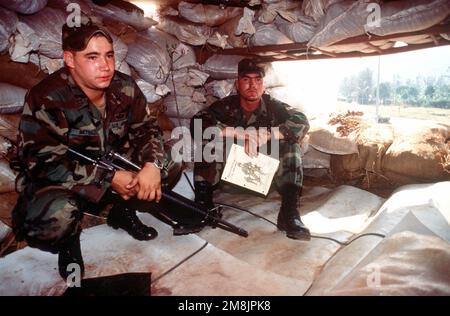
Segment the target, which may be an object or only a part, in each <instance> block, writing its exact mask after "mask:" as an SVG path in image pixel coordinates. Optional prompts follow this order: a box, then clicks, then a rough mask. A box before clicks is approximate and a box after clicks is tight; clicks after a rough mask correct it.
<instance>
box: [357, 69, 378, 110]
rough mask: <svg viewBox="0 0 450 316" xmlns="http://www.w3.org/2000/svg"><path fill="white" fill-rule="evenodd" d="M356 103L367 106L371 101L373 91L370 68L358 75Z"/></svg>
mask: <svg viewBox="0 0 450 316" xmlns="http://www.w3.org/2000/svg"><path fill="white" fill-rule="evenodd" d="M357 84H358V90H357V92H358V102H359V103H360V104H368V103H369V102H370V101H372V91H373V87H374V84H373V71H372V70H371V69H370V68H366V69H364V70H363V71H361V72H360V73H359V74H358V78H357Z"/></svg>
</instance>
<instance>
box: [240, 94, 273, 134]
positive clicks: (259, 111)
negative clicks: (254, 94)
mask: <svg viewBox="0 0 450 316" xmlns="http://www.w3.org/2000/svg"><path fill="white" fill-rule="evenodd" d="M264 99H265V98H264V94H263V95H262V96H261V101H260V103H259V106H258V107H257V108H256V109H255V110H254V111H253V113H252V115H250V118H249V119H248V122H246V124H245V125H247V126H248V125H252V124H253V125H254V124H255V123H257V122H258V121H260V118H261V117H267V104H266V102H265V100H264ZM239 108H240V110H241V115H242V116H241V117H242V118H244V111H243V109H242V107H241V106H240V105H239ZM244 123H245V122H244Z"/></svg>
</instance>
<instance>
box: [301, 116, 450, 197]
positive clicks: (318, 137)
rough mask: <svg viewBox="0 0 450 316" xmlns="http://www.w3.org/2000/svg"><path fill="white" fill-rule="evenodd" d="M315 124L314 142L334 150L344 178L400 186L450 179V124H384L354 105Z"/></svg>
mask: <svg viewBox="0 0 450 316" xmlns="http://www.w3.org/2000/svg"><path fill="white" fill-rule="evenodd" d="M311 125H312V128H311V130H310V132H309V140H308V142H309V147H312V148H313V149H314V150H315V151H317V152H319V153H321V154H322V155H324V154H327V155H329V167H330V171H331V174H332V176H333V177H334V179H336V180H337V181H338V182H340V183H349V184H358V185H362V186H364V187H366V188H396V187H398V186H400V185H405V184H411V183H434V182H437V181H449V180H450V124H443V123H434V122H430V121H420V120H399V121H396V122H395V123H393V124H379V123H374V122H371V121H369V120H368V119H367V118H364V116H363V113H362V112H352V111H349V112H347V113H344V114H334V115H332V116H331V117H330V118H329V119H328V120H323V121H319V122H318V121H313V122H311Z"/></svg>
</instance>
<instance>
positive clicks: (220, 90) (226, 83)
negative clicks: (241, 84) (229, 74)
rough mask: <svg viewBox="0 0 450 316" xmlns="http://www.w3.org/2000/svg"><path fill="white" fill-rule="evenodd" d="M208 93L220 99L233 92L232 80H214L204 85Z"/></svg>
mask: <svg viewBox="0 0 450 316" xmlns="http://www.w3.org/2000/svg"><path fill="white" fill-rule="evenodd" d="M205 88H206V91H207V93H208V94H209V95H212V96H214V97H216V98H219V99H222V98H225V97H227V96H229V95H230V94H232V93H233V91H234V92H235V91H236V90H234V80H214V81H210V82H208V83H207V84H206V85H205Z"/></svg>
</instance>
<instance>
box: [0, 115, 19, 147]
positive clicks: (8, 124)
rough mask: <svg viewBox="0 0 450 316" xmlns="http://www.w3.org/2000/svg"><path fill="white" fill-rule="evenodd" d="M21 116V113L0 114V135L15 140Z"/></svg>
mask: <svg viewBox="0 0 450 316" xmlns="http://www.w3.org/2000/svg"><path fill="white" fill-rule="evenodd" d="M21 116H22V114H0V136H3V137H6V138H7V139H10V140H11V141H13V142H16V140H17V134H18V132H19V122H20V117H21Z"/></svg>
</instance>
